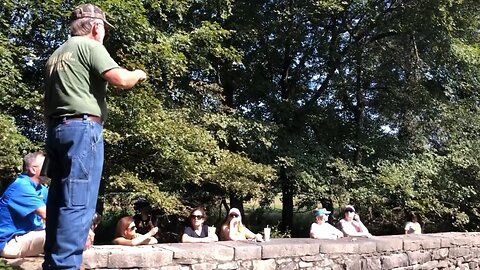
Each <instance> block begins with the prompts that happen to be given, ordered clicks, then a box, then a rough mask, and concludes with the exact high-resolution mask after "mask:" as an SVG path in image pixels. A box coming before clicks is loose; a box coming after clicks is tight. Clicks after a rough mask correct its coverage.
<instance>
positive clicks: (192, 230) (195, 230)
mask: <svg viewBox="0 0 480 270" xmlns="http://www.w3.org/2000/svg"><path fill="white" fill-rule="evenodd" d="M206 219H207V214H206V212H205V210H204V209H203V207H197V208H194V209H193V210H192V211H191V212H190V216H189V220H188V222H189V225H187V226H186V227H185V231H184V232H183V235H182V242H183V243H208V242H217V241H218V236H217V235H216V234H215V232H214V230H211V231H209V230H208V225H206V224H204V222H205V220H206Z"/></svg>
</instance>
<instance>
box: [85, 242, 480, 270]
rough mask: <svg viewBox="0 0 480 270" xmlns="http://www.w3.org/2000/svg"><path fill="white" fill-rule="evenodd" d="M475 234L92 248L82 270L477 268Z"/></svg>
mask: <svg viewBox="0 0 480 270" xmlns="http://www.w3.org/2000/svg"><path fill="white" fill-rule="evenodd" d="M479 261H480V233H437V234H423V235H393V236H379V237H374V238H371V239H365V238H343V239H339V240H315V239H307V238H291V239H272V240H271V241H269V242H264V243H256V242H244V241H241V242H233V241H227V242H217V243H208V244H207V243H198V244H182V243H178V244H158V245H153V246H140V247H123V246H94V247H93V248H92V249H90V250H89V251H87V252H86V253H85V255H84V265H85V268H86V269H107V268H108V269H162V270H203V269H205V270H206V269H259V270H264V269H265V270H268V269H358V270H360V269H479V268H480V266H479Z"/></svg>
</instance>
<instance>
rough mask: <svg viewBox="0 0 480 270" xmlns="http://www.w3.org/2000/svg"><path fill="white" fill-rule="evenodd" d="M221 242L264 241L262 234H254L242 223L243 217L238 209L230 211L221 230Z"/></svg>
mask: <svg viewBox="0 0 480 270" xmlns="http://www.w3.org/2000/svg"><path fill="white" fill-rule="evenodd" d="M220 238H221V240H224V241H228V240H233V241H237V240H256V241H263V237H262V235H261V234H254V233H253V232H252V231H250V230H249V229H248V228H247V227H245V225H243V223H242V215H241V214H240V210H238V209H237V208H232V209H230V212H229V213H228V216H227V218H226V221H225V222H224V223H223V225H222V227H221V229H220Z"/></svg>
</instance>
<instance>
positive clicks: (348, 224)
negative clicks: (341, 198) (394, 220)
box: [339, 205, 372, 237]
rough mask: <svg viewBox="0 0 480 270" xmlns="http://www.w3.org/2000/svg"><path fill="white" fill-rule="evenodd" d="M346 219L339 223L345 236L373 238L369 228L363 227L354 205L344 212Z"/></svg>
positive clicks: (348, 206)
mask: <svg viewBox="0 0 480 270" xmlns="http://www.w3.org/2000/svg"><path fill="white" fill-rule="evenodd" d="M343 215H344V218H343V219H341V220H340V221H339V224H340V229H341V231H342V232H343V234H344V235H345V236H346V237H347V236H353V237H372V235H371V234H370V232H368V229H367V227H365V225H363V223H362V221H361V220H360V216H359V215H358V214H357V213H356V212H355V208H353V206H352V205H347V206H345V209H344V210H343Z"/></svg>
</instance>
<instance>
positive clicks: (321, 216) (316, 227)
mask: <svg viewBox="0 0 480 270" xmlns="http://www.w3.org/2000/svg"><path fill="white" fill-rule="evenodd" d="M330 213H331V212H330V211H327V209H325V208H320V209H315V210H313V214H314V216H315V222H314V223H312V226H310V237H311V238H315V239H337V238H340V237H343V233H342V232H341V231H340V230H338V229H337V228H335V227H334V226H332V225H330V223H328V222H327V221H328V215H329V214H330Z"/></svg>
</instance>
